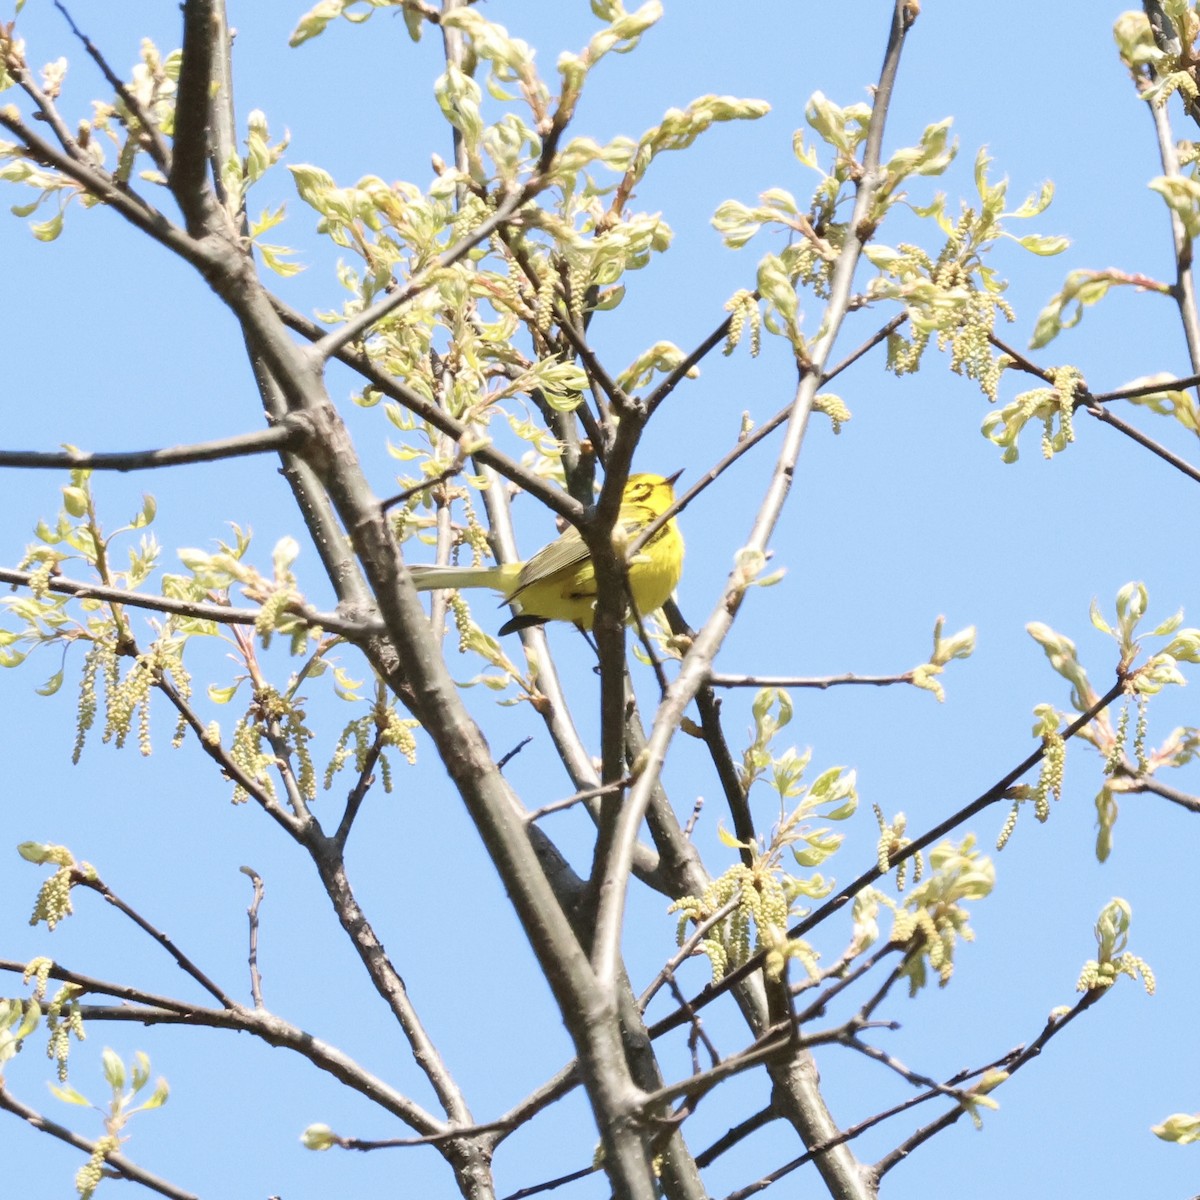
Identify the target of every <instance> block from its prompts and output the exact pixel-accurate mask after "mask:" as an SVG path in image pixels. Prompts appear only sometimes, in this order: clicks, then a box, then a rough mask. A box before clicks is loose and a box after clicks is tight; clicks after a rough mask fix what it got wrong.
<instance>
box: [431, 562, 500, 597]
mask: <svg viewBox="0 0 1200 1200" xmlns="http://www.w3.org/2000/svg"><path fill="white" fill-rule="evenodd" d="M408 570H409V574H411V575H412V578H413V582H414V583H415V584H416V585H417V591H418V592H431V591H434V590H436V589H438V588H491V589H492V591H494V592H507V591H508V590H509V587H510V583H511V581H510V579H509V576H510V572H509V571H508V569H507V568H505V567H409V568H408Z"/></svg>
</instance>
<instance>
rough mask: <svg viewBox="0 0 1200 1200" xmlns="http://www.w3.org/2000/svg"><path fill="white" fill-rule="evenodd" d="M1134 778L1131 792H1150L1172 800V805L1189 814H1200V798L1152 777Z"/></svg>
mask: <svg viewBox="0 0 1200 1200" xmlns="http://www.w3.org/2000/svg"><path fill="white" fill-rule="evenodd" d="M1132 778H1133V780H1134V783H1135V786H1134V787H1132V788H1130V789H1129V790H1130V791H1131V792H1149V793H1150V794H1151V795H1153V796H1161V797H1162V798H1163V799H1164V800H1170V801H1171V803H1172V804H1178V805H1179V807H1180V808H1186V809H1187V811H1188V812H1193V813H1200V796H1189V795H1188V793H1187V792H1181V791H1180V790H1179V789H1178V788H1173V787H1171V786H1170V784H1166V783H1160V782H1159V780H1157V779H1155V778H1153V776H1150V775H1135V776H1133V777H1132Z"/></svg>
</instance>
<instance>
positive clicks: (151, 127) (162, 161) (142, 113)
mask: <svg viewBox="0 0 1200 1200" xmlns="http://www.w3.org/2000/svg"><path fill="white" fill-rule="evenodd" d="M54 7H55V8H57V9H58V11H59V12H60V13H62V15H63V17H64V18H65V20H66V22H67V26H68V27H69V28H70V30H71V32H72V33H73V34H74V35H75V36H76V37H77V38H78V39H79V40H80V41H81V42H82V43H83V48H84V49H85V50H86V51H87V53H88V56H89V57H90V58H91V60H92V62H94V63H95V64H96V66H97V67H99V68H100V73H101V74H102V75H103V76H104V78H105V79H106V80H108V83H109V86H110V87H111V88H112V89H113V91H114V92H116V93H117V95H118V96H120V97H121V101H122V103H123V104H124V105H125V107H126V108H127V109H128V110H129V112H130V113H131V114H132V115H133V116H134V117H136V118H137V121H138V124H139V125H141V127H142V132H143V133H144V135H145V141H146V146H145V149H146V152H147V153H148V154H149V155H150V157H151V158H152V159H153V160H154V165H155V166H157V167H158V169H159V170H160V171H161V172H162V173H163V174H164V175H169V174H170V173H171V149H170V147H169V146H168V145H167V143H166V140H165V139H164V138H163V136H162V133H161V132H160V131H159V128H158V125H157V124H156V123H155V121H154V119H153V117H151V116H150V114H149V113H148V112H146V110H145V108H143V106H142V102H141V101H140V100H139V99H138V98H137V97H136V96H135V95H134V94H133V93H132V92H131V91H130V90H129V89H128V88H127V87H126V86H125V84H124V82H123V81H122V80H121V77H120V76H119V75H117V74H116V72H115V71H113V69H112V68H111V67H110V66H109V65H108V61H107V60H106V59H105V57H104V55H103V54H101V52H100V50H99V49H98V48H97V46H96V45H95V43H94V42H93V41H92V39H91V38H89V37H88V36H87V34H86V33H84V32H83V31H82V30H80V28H79V27H78V26H77V25H76V24H75V21H74V19H73V18H72V17H71V14H70V13H69V12H68V11H67V9H66V7H65V5H63V4H62V2H61V0H54ZM126 128H128V126H126Z"/></svg>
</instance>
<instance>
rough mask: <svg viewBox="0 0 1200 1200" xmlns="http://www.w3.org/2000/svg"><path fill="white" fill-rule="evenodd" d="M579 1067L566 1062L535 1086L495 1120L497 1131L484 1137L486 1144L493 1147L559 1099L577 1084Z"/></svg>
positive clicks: (573, 1063)
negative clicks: (556, 1071) (495, 1133)
mask: <svg viewBox="0 0 1200 1200" xmlns="http://www.w3.org/2000/svg"><path fill="white" fill-rule="evenodd" d="M579 1082H580V1081H579V1068H578V1065H577V1064H576V1063H575V1062H570V1063H568V1064H567V1065H566V1066H565V1067H563V1068H562V1069H561V1070H560V1071H559V1072H558V1073H557V1074H556V1075H554V1076H552V1077H551V1078H550V1079H548V1080H547V1081H546V1082H545V1083H543V1084H542V1085H541V1086H540V1087H538V1088H535V1089H534V1090H533V1091H532V1092H531V1093H530V1094H529V1095H528V1096H526V1097H525V1099H524V1100H522V1101H521V1102H520V1103H519V1104H518V1105H517V1106H516V1107H515V1108H510V1109H509V1110H508V1112H506V1113H505V1114H504V1115H503V1116H501V1117H500V1118H499V1120H498V1121H497V1122H496V1128H497V1130H498V1133H497V1135H496V1136H495V1137H491V1138H487V1139H485V1140H486V1141H487V1143H488V1145H489V1146H490V1147H491V1148H492V1149H495V1147H496V1146H498V1145H499V1144H500V1142H501V1141H503V1140H504V1138H505V1137H507V1136H508V1134H509V1133H511V1132H512V1131H513V1130H514V1129H518V1128H520V1126H522V1125H524V1124H525V1122H526V1121H528V1120H530V1119H531V1118H532V1117H535V1116H537V1114H538V1113H540V1112H541V1111H542V1110H543V1109H545V1108H548V1107H549V1106H550V1105H551V1104H553V1103H555V1101H557V1100H561V1099H562V1098H563V1097H564V1096H565V1095H567V1094H568V1093H569V1092H572V1091H574V1090H575V1088H577V1087H578V1086H579Z"/></svg>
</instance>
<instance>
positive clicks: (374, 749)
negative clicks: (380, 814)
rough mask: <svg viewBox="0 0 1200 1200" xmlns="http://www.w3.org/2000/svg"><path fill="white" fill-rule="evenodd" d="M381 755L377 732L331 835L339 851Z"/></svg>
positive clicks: (381, 736)
mask: <svg viewBox="0 0 1200 1200" xmlns="http://www.w3.org/2000/svg"><path fill="white" fill-rule="evenodd" d="M382 753H383V731H382V730H379V731H378V732H377V733H376V735H375V740H374V741H373V742H372V743H371V745H370V746H369V747H368V749H367V753H366V757H365V758H364V760H363V765H362V769H361V770H360V771H359V773H358V779H357V781H356V782H355V784H354V786H353V787H352V788H351V789H350V794H349V796H347V797H346V809H345V811H344V812H343V813H342V819H341V820H340V821H339V822H338V827H337V832H336V833H335V834H334V835H333V840H334V843H335V844H336V845H337V846H338V847H339V849H341V850H344V849H345V848H346V840H347V839H348V838H349V837H350V830H351V829H352V828H353V827H354V821H355V819H356V818H357V816H358V810H359V809H360V808H361V807H362V803H363V801H364V800H365V799H366V798H367V792H368V791H370V789H371V785H372V784H373V783H374V782H375V767H376V764H377V763H378V762H379V758H380V755H381V754H382Z"/></svg>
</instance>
